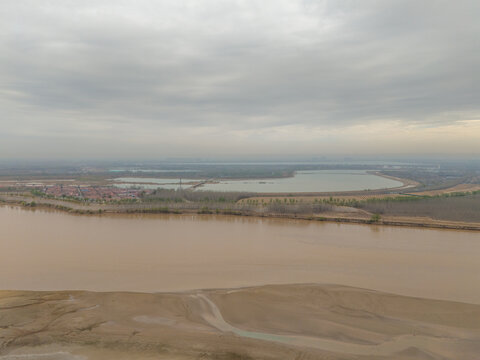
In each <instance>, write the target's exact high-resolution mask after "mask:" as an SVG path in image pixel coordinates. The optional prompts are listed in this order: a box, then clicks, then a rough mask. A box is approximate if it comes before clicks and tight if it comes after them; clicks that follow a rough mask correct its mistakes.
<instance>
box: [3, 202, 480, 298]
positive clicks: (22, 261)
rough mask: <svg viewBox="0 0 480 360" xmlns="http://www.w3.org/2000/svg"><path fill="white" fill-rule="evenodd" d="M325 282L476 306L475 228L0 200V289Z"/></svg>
mask: <svg viewBox="0 0 480 360" xmlns="http://www.w3.org/2000/svg"><path fill="white" fill-rule="evenodd" d="M285 283H335V284H344V285H350V286H355V287H363V288H369V289H376V290H381V291H387V292H392V293H396V294H403V295H411V296H420V297H428V298H436V299H447V300H456V301H464V302H470V303H477V304H480V285H479V284H480V233H478V232H462V231H451V230H431V229H414V228H403V227H383V226H369V225H347V224H341V225H340V224H333V223H319V222H308V221H295V220H278V219H260V218H247V217H225V216H219V217H216V216H201V215H188V216H186V215H174V216H168V215H115V216H76V215H69V214H66V213H61V212H55V211H46V210H24V209H21V208H16V207H6V206H3V207H0V289H24V290H65V289H69V290H71V289H85V290H95V291H119V290H126V291H141V292H157V291H179V290H189V289H199V288H232V287H242V286H252V285H262V284H285Z"/></svg>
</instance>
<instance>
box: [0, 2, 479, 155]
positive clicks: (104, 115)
mask: <svg viewBox="0 0 480 360" xmlns="http://www.w3.org/2000/svg"><path fill="white" fill-rule="evenodd" d="M479 16H480V1H478V0H471V1H462V0H459V1H451V0H446V1H441V0H432V1H427V0H425V1H422V0H412V1H408V0H401V1H385V0H379V1H368V0H358V1H341V0H337V1H309V0H288V1H287V0H271V1H270V0H262V1H259V0H251V1H250V0H245V1H240V0H239V1H228V0H216V1H213V0H203V1H202V0H192V1H180V0H172V1H160V0H131V1H123V0H110V1H106V0H94V1H89V0H76V1H73V0H48V1H47V0H31V1H22V0H2V1H1V3H0V125H1V126H0V158H42V157H43V158H48V157H52V158H65V157H72V158H73V157H75V158H81V157H84V158H89V157H91V158H127V157H128V158H155V157H159V156H160V157H163V156H229V155H232V156H233V155H234V156H237V157H239V156H252V155H265V156H268V155H272V154H276V155H287V154H294V155H316V156H321V155H332V154H340V155H357V154H365V155H371V154H381V155H388V154H392V155H393V154H446V153H449V154H461V155H480V85H479V84H480V70H479V67H480V66H479V65H480V40H479V39H480V21H479Z"/></svg>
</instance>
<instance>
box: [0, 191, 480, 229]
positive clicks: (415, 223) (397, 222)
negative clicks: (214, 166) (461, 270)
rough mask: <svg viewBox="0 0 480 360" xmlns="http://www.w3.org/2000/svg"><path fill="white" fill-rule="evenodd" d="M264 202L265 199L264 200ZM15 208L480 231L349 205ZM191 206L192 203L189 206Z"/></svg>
mask: <svg viewBox="0 0 480 360" xmlns="http://www.w3.org/2000/svg"><path fill="white" fill-rule="evenodd" d="M260 199H262V198H260ZM1 204H4V205H14V206H20V207H23V208H26V209H36V208H43V209H54V210H58V211H63V212H67V213H71V214H82V215H104V214H198V215H212V214H214V215H227V216H232V215H233V216H247V217H260V218H281V219H295V220H304V221H322V222H335V223H352V224H367V225H378V226H382V225H384V226H401V227H418V228H431V229H449V230H465V231H480V223H476V222H459V221H446V220H436V219H431V218H427V217H412V216H410V217H409V216H380V217H375V216H374V215H375V214H372V213H369V212H367V211H364V210H361V209H356V208H352V207H347V206H334V207H332V209H333V210H334V211H326V212H322V213H317V214H301V213H294V212H292V213H287V214H281V213H273V212H257V211H255V210H237V209H229V208H224V209H215V208H209V207H208V206H202V207H197V208H193V209H192V208H190V209H189V208H187V207H186V206H185V205H184V207H182V205H181V204H180V205H178V204H176V207H171V206H170V207H169V206H168V205H169V204H160V205H155V204H144V206H142V207H140V206H139V205H138V204H128V203H127V204H121V205H118V204H112V203H110V204H109V203H105V204H99V203H86V204H85V203H82V202H79V201H66V200H58V199H46V198H39V197H36V196H31V195H23V196H19V195H0V205H1ZM187 205H188V204H187Z"/></svg>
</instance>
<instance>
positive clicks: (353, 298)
mask: <svg viewBox="0 0 480 360" xmlns="http://www.w3.org/2000/svg"><path fill="white" fill-rule="evenodd" d="M0 314H1V315H2V316H0V333H1V337H0V359H2V360H11V359H27V358H32V357H36V358H38V359H50V360H80V359H81V360H105V359H112V358H115V359H138V360H139V359H177V360H180V359H181V360H193V359H219V360H239V359H242V360H250V359H265V360H266V359H272V360H273V359H302V360H303V359H306V360H309V359H310V360H313V359H330V360H340V359H343V360H346V359H357V360H367V359H369V360H371V359H376V360H381V359H403V360H407V359H408V360H413V359H427V358H428V359H444V358H455V359H457V360H462V359H465V360H466V359H472V358H474V357H475V356H476V355H477V354H478V353H479V352H480V305H471V304H465V303H458V302H450V301H439V300H432V299H423V298H414V297H406V296H399V295H394V294H388V293H382V292H378V291H372V290H366V289H359V288H353V287H346V286H340V285H318V284H304V285H281V286H280V285H268V286H260V287H253V288H236V289H218V290H199V291H188V292H182V293H155V294H149V293H126V292H110V293H102V292H87V291H58V292H32V291H0Z"/></svg>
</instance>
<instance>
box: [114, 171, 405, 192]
mask: <svg viewBox="0 0 480 360" xmlns="http://www.w3.org/2000/svg"><path fill="white" fill-rule="evenodd" d="M115 180H117V181H122V182H126V183H127V184H119V185H118V186H122V187H128V186H132V185H135V186H139V187H143V188H158V187H162V188H167V189H174V188H178V187H179V186H180V179H168V178H135V177H129V178H117V179H115ZM201 180H202V179H186V178H185V179H182V186H183V188H188V187H190V186H191V185H192V184H194V183H198V182H199V181H201ZM189 183H190V184H189ZM398 186H402V183H401V182H399V181H396V180H392V179H387V178H384V177H381V176H377V175H373V174H370V173H367V172H366V171H364V170H308V171H297V172H296V173H295V176H293V177H289V178H280V179H249V180H222V179H220V180H219V179H214V182H213V183H206V184H204V185H202V186H201V187H198V188H197V189H198V190H213V191H245V192H262V193H280V192H282V193H285V192H326V191H352V190H366V189H384V188H393V187H398Z"/></svg>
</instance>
